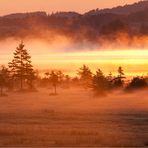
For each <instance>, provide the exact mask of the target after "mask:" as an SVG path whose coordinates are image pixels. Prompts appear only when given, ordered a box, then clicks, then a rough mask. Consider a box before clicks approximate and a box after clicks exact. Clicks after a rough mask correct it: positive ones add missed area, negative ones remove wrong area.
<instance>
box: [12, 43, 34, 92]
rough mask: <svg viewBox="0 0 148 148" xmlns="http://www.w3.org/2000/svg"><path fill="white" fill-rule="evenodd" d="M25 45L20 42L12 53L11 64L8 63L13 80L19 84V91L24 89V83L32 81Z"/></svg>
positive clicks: (32, 71)
mask: <svg viewBox="0 0 148 148" xmlns="http://www.w3.org/2000/svg"><path fill="white" fill-rule="evenodd" d="M24 47H25V45H24V44H23V43H22V42H21V43H20V44H19V46H18V47H17V48H16V50H15V52H14V53H13V55H14V57H13V60H12V62H10V63H9V69H10V72H11V76H12V77H13V79H16V80H18V81H19V82H20V89H21V90H22V89H23V88H24V86H23V84H24V81H27V82H30V83H31V85H32V80H33V79H34V70H33V66H32V64H31V56H30V55H29V53H28V51H27V50H26V49H25V48H24Z"/></svg>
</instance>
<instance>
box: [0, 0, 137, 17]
mask: <svg viewBox="0 0 148 148" xmlns="http://www.w3.org/2000/svg"><path fill="white" fill-rule="evenodd" d="M134 2H138V0H124V1H123V0H122V1H121V0H104V1H101V0H80V1H77V0H13V2H12V0H0V15H4V14H8V13H16V12H32V11H46V12H48V13H51V12H56V11H77V12H80V13H84V12H86V11H89V10H90V9H95V8H108V7H114V6H117V5H125V4H131V3H134Z"/></svg>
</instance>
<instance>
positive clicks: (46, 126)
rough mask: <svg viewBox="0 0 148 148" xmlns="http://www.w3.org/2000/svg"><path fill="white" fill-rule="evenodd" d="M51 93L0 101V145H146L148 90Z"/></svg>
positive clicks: (147, 141) (11, 96) (44, 92)
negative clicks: (105, 94) (51, 94)
mask: <svg viewBox="0 0 148 148" xmlns="http://www.w3.org/2000/svg"><path fill="white" fill-rule="evenodd" d="M49 92H50V90H47V89H46V90H45V89H40V90H39V92H34V93H33V92H32V93H29V94H18V93H12V94H11V95H10V96H8V97H6V98H1V99H0V121H1V122H0V139H1V140H0V145H1V146H13V147H15V146H19V147H21V146H30V145H31V146H57V147H58V146H63V147H67V146H103V147H104V146H105V147H108V146H109V147H120V146H122V147H127V146H130V147H131V146H133V147H137V146H138V147H142V146H147V144H148V130H147V129H148V120H147V116H148V108H147V103H148V99H147V90H142V91H138V92H136V93H132V94H126V93H123V92H120V91H117V92H113V93H112V94H109V95H108V96H105V97H94V95H93V93H92V92H91V91H85V90H84V89H82V88H77V89H76V88H71V89H68V90H63V89H60V90H59V94H60V95H58V96H49ZM12 100H13V101H12Z"/></svg>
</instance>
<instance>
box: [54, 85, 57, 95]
mask: <svg viewBox="0 0 148 148" xmlns="http://www.w3.org/2000/svg"><path fill="white" fill-rule="evenodd" d="M54 93H55V94H57V86H56V85H54Z"/></svg>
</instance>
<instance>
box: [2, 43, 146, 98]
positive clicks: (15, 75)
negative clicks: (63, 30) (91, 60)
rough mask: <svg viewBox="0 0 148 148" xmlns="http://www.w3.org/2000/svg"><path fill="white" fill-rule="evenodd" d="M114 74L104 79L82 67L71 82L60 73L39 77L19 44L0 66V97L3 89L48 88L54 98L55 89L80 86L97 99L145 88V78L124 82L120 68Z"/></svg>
mask: <svg viewBox="0 0 148 148" xmlns="http://www.w3.org/2000/svg"><path fill="white" fill-rule="evenodd" d="M117 72H118V74H117V75H116V76H113V75H112V73H109V75H107V76H106V75H105V74H104V73H103V72H102V70H101V69H97V71H96V72H95V74H94V73H92V71H91V70H90V68H89V67H88V66H86V65H83V66H82V67H80V68H79V70H78V71H77V76H76V77H73V78H72V77H70V76H69V75H65V74H64V73H63V72H62V71H60V70H59V71H57V70H52V71H50V72H46V73H45V74H44V76H42V77H41V76H40V75H39V72H38V71H36V70H34V67H33V65H32V61H31V56H30V55H29V53H28V51H27V49H25V45H24V43H23V42H21V43H20V44H19V45H18V47H16V50H15V51H14V53H13V58H12V60H11V61H10V62H9V63H8V66H7V67H5V66H1V69H0V95H1V96H4V95H5V94H4V92H3V90H4V89H5V90H6V89H7V90H9V91H10V90H17V91H34V90H36V87H50V88H51V89H53V93H51V94H53V95H56V94H57V87H62V88H66V89H67V88H69V87H70V86H81V87H83V88H84V89H86V90H88V89H92V90H93V91H94V93H95V94H96V95H104V94H106V93H107V92H109V91H112V90H117V89H124V90H126V91H132V90H135V89H141V88H146V87H147V86H148V77H144V76H143V77H140V76H136V77H133V78H132V79H131V80H130V81H129V82H127V81H126V76H125V73H124V70H123V68H122V67H119V68H118V70H117Z"/></svg>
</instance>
